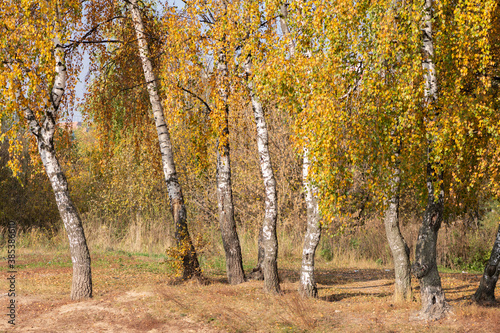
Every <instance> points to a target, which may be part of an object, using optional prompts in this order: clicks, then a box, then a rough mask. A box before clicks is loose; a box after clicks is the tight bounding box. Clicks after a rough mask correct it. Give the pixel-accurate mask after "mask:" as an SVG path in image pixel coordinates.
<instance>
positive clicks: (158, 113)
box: [128, 0, 201, 279]
mask: <svg viewBox="0 0 500 333" xmlns="http://www.w3.org/2000/svg"><path fill="white" fill-rule="evenodd" d="M128 4H129V10H130V12H131V16H132V21H133V23H134V28H135V32H136V35H137V43H138V46H139V56H140V58H141V62H142V68H143V70H144V77H145V79H146V83H147V89H148V93H149V99H150V101H151V107H152V109H153V115H154V118H155V124H156V130H157V132H158V142H159V144H160V152H161V157H162V164H163V172H164V175H165V182H166V184H167V190H168V196H169V199H170V207H171V212H172V216H173V219H174V224H175V239H176V243H177V247H178V248H179V249H180V250H181V253H182V255H181V256H182V258H181V260H182V263H183V272H182V278H183V279H188V278H190V277H193V276H195V277H201V269H200V265H199V263H198V258H197V256H196V250H195V248H194V246H193V243H192V241H191V237H190V235H189V231H188V226H187V222H186V220H187V214H186V206H185V205H184V197H183V195H182V190H181V186H180V184H179V180H178V178H177V172H176V170H175V163H174V155H173V150H172V143H171V142H170V134H169V131H168V127H167V124H166V122H165V117H164V114H163V106H162V104H161V100H160V96H159V94H158V86H157V83H156V82H157V79H156V75H155V73H154V71H153V65H152V63H151V60H150V59H149V48H148V44H147V40H146V35H145V34H144V24H143V21H142V17H141V13H140V9H139V7H138V5H137V0H129V1H128Z"/></svg>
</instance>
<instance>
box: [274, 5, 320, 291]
mask: <svg viewBox="0 0 500 333" xmlns="http://www.w3.org/2000/svg"><path fill="white" fill-rule="evenodd" d="M280 14H281V16H280V26H281V32H282V33H283V35H285V36H287V37H288V38H289V39H288V51H289V53H290V57H293V56H294V55H295V43H294V41H293V39H292V38H291V36H290V29H289V27H288V24H287V22H286V19H287V17H288V3H284V4H282V5H281V7H280ZM306 56H307V57H311V56H312V52H311V50H307V53H306ZM308 154H309V153H308V149H307V147H304V160H303V166H302V168H303V169H302V173H303V182H304V190H305V200H306V205H307V229H306V234H305V236H304V247H303V250H302V267H301V273H300V284H299V293H300V294H301V295H302V296H303V297H317V295H318V291H317V289H316V281H315V280H314V255H315V253H316V248H317V247H318V243H319V240H320V237H321V226H320V224H319V220H320V215H319V209H318V202H317V200H316V198H315V197H314V192H316V191H315V188H314V187H313V186H311V184H310V183H309V181H308V179H307V178H308V176H309V165H310V162H309V156H308Z"/></svg>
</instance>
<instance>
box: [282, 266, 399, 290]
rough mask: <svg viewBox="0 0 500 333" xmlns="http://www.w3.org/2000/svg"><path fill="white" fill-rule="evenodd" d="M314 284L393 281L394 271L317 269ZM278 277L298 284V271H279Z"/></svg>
mask: <svg viewBox="0 0 500 333" xmlns="http://www.w3.org/2000/svg"><path fill="white" fill-rule="evenodd" d="M314 276H315V279H316V283H318V284H323V285H327V286H332V285H339V284H346V283H353V282H366V281H375V280H384V279H388V280H390V279H394V270H392V269H353V268H336V269H328V270H326V269H317V270H315V271H314ZM280 277H281V279H282V281H286V282H292V283H294V282H298V281H299V278H300V271H299V270H290V269H280Z"/></svg>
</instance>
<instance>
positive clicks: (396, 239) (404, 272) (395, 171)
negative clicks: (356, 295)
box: [384, 149, 412, 303]
mask: <svg viewBox="0 0 500 333" xmlns="http://www.w3.org/2000/svg"><path fill="white" fill-rule="evenodd" d="M395 155H396V162H395V164H394V166H393V168H392V178H391V180H390V192H389V200H388V206H387V209H386V211H385V216H384V225H385V233H386V236H387V242H388V243H389V247H390V249H391V252H392V257H393V260H394V274H395V282H394V301H395V302H398V303H399V302H403V301H408V300H410V299H411V296H412V292H411V274H410V271H411V269H410V248H409V247H408V245H407V244H406V242H405V240H404V238H403V235H401V230H400V229H399V189H400V184H401V170H400V168H399V164H398V159H399V149H398V150H397V152H396V154H395Z"/></svg>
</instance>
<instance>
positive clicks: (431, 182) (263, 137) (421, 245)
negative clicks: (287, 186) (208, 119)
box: [23, 0, 500, 319]
mask: <svg viewBox="0 0 500 333" xmlns="http://www.w3.org/2000/svg"><path fill="white" fill-rule="evenodd" d="M126 3H127V6H128V12H129V14H130V16H131V19H132V21H133V24H134V28H135V32H136V37H137V44H138V50H139V55H140V59H141V61H142V68H143V71H144V80H145V82H146V85H147V91H148V93H149V98H150V102H151V108H152V110H153V115H154V121H155V126H156V129H157V133H158V141H159V145H160V151H161V158H162V165H163V171H164V176H165V183H166V186H167V189H168V195H169V199H170V205H171V211H172V214H173V221H174V224H175V239H176V242H177V246H179V247H183V248H185V249H187V251H184V252H183V253H184V254H183V258H181V260H182V264H183V278H184V279H188V278H193V277H194V278H196V277H199V278H201V275H202V272H201V269H200V265H199V262H198V258H197V254H196V250H195V248H194V246H193V243H192V240H191V237H190V234H189V231H188V224H187V213H186V206H185V203H184V197H183V194H182V189H181V184H180V183H179V179H178V175H177V172H176V167H175V161H174V154H173V147H172V143H171V138H170V134H169V129H168V127H167V122H166V120H165V115H164V110H163V107H162V101H161V98H160V93H159V87H158V82H159V81H158V80H157V78H156V76H155V72H154V70H153V64H152V62H151V60H150V54H149V46H148V41H147V38H146V35H145V32H144V31H145V27H144V23H143V20H142V17H141V12H140V11H141V10H140V7H139V6H138V3H137V0H127V1H126ZM431 11H432V1H431V0H426V1H425V12H424V16H423V18H422V28H421V33H422V45H421V49H422V67H423V69H424V73H425V75H424V78H423V80H424V83H425V91H424V92H425V98H424V99H425V100H424V103H425V104H426V105H432V104H433V103H436V102H437V100H438V98H439V95H438V78H437V77H436V69H435V64H434V44H433V31H432V18H431ZM286 18H287V5H286V4H284V5H283V6H282V7H281V30H282V32H283V33H284V34H289V31H290V29H289V27H288V26H287V23H286V22H287V20H286ZM55 35H56V36H57V31H56V32H55ZM290 40H292V39H290ZM295 49H296V47H295V45H294V43H293V41H292V42H290V44H289V49H288V52H289V56H290V57H294V55H295V52H296V51H295ZM53 52H54V54H55V61H56V66H55V72H54V84H53V86H52V91H51V99H50V103H47V105H46V108H45V110H44V112H45V117H44V120H43V122H39V121H38V120H37V118H36V117H35V114H34V113H33V111H32V110H30V108H29V107H25V108H24V110H23V112H24V115H25V119H26V121H27V122H28V125H29V128H30V131H31V132H32V133H33V135H34V136H35V137H36V140H37V143H38V149H39V153H40V156H41V159H42V161H43V164H44V167H45V170H46V172H47V175H48V177H49V180H50V182H51V185H52V188H53V191H54V194H55V197H56V202H57V205H58V209H59V212H60V214H61V218H62V220H63V222H64V226H65V228H66V231H67V234H68V238H69V243H70V251H71V259H72V262H73V284H72V289H71V298H72V299H75V300H78V299H85V298H89V297H92V277H91V263H90V254H89V250H88V247H87V244H86V239H85V235H84V230H83V227H82V221H81V218H80V216H79V214H78V212H77V210H76V208H75V206H74V204H73V202H72V200H71V198H70V195H69V191H68V183H67V181H66V178H65V176H64V173H63V171H62V169H61V166H60V164H59V162H58V159H57V157H56V152H55V148H54V143H53V137H54V132H55V128H56V123H55V119H57V112H58V110H59V107H60V104H61V100H62V98H63V94H64V91H65V88H66V81H67V73H66V66H65V59H64V57H65V51H64V50H63V46H62V45H61V43H60V42H59V40H58V39H57V38H54V46H53ZM227 61H228V59H226V56H225V55H224V54H223V53H220V54H218V55H217V59H216V63H217V65H216V71H217V78H218V80H219V81H220V82H219V83H218V85H217V86H218V87H219V90H218V94H219V97H220V100H221V101H222V102H223V103H224V105H226V109H225V110H224V114H223V121H221V123H220V129H219V131H220V133H222V136H221V139H220V140H218V148H217V174H216V180H217V200H218V208H219V222H220V230H221V234H222V240H223V245H224V250H225V255H226V267H227V279H228V282H229V283H230V284H239V283H243V282H245V281H246V279H248V278H254V279H262V280H263V281H264V282H263V283H264V289H265V290H266V291H267V292H269V293H271V294H277V295H279V294H280V284H279V277H278V262H277V258H278V240H277V236H276V225H277V214H278V213H277V195H276V180H275V176H274V173H273V167H272V156H271V155H270V152H269V138H268V136H269V134H268V130H267V125H266V118H265V116H264V108H263V106H262V103H261V101H260V100H259V97H258V95H257V93H256V92H255V89H254V86H253V82H252V80H250V79H248V78H250V77H251V75H252V56H251V55H248V56H247V58H246V61H245V63H244V70H245V73H246V74H247V81H246V82H247V87H248V91H249V94H250V99H251V105H252V109H253V113H254V117H255V125H256V133H257V134H256V135H257V147H258V154H259V160H260V166H261V174H262V181H263V185H264V188H265V215H264V220H263V221H262V227H261V229H260V234H259V251H258V264H257V266H256V267H255V268H254V269H253V270H252V272H250V273H248V274H247V275H246V274H245V272H244V270H243V264H242V253H241V252H242V251H241V246H240V241H239V238H238V233H237V230H236V223H235V218H234V206H233V194H232V184H231V166H230V163H231V159H230V146H229V140H228V139H227V135H228V132H229V126H228V112H229V110H228V108H227V105H228V102H227V100H228V94H229V92H228V89H229V87H228V86H227V83H226V77H227V75H228V66H227ZM428 140H429V142H428V154H430V153H431V150H432V147H433V140H434V138H432V137H430V138H429V139H428ZM304 142H305V144H304V147H303V149H302V152H303V187H304V193H305V201H306V207H307V229H306V233H305V235H304V243H303V253H302V265H301V269H300V282H299V292H300V294H301V295H302V296H304V297H316V296H317V294H318V292H317V288H316V282H315V279H314V256H315V251H316V248H317V246H318V243H319V240H320V235H321V222H320V220H321V216H320V211H319V208H318V202H317V195H318V191H317V189H316V188H315V186H314V185H313V184H312V183H311V182H310V175H309V172H310V155H309V150H308V147H307V138H304ZM399 153H400V152H399V150H396V151H395V152H394V155H395V156H396V157H397V156H398V155H399ZM396 161H397V159H396ZM391 167H392V172H391V174H392V175H393V177H392V179H391V182H390V183H391V186H390V195H389V198H387V208H386V211H385V218H384V222H385V229H386V235H387V240H388V243H389V246H390V248H391V251H392V254H393V258H394V269H395V289H394V297H395V299H396V300H398V301H404V300H408V299H409V298H410V297H411V283H410V279H411V275H413V276H415V277H416V278H417V279H418V281H419V283H420V288H421V289H420V290H421V302H422V311H421V312H420V314H419V317H421V318H424V319H429V318H430V319H437V318H441V317H442V316H444V315H445V314H446V313H447V312H448V310H449V305H448V304H447V302H446V299H445V295H444V292H443V289H442V287H441V280H440V276H439V273H438V268H437V264H436V242H437V236H438V231H439V229H440V226H441V222H442V220H443V204H444V190H443V188H438V189H436V188H435V186H440V185H436V184H441V183H440V182H439V180H440V179H441V178H442V177H443V175H442V172H441V171H439V170H440V168H439V165H436V164H435V163H434V162H431V161H430V160H429V159H428V162H427V170H426V173H427V190H428V199H427V207H426V210H425V212H424V214H423V217H422V224H421V228H420V231H419V235H418V240H417V245H416V252H415V261H414V262H413V264H410V259H409V258H410V257H409V248H408V246H407V245H406V242H405V240H404V238H403V237H402V235H401V232H400V228H399V216H398V210H399V187H400V183H401V179H400V176H401V170H400V169H399V166H398V164H397V162H396V163H394V164H393V165H392V166H391ZM436 193H438V195H437V200H436ZM499 261H500V229H499V231H498V233H497V236H496V239H495V243H494V246H493V250H492V253H491V258H490V261H489V263H488V264H487V266H486V268H485V270H484V274H483V277H482V279H481V282H480V286H479V288H478V290H477V292H476V294H475V299H476V300H477V301H491V300H494V290H495V285H496V282H497V280H498V274H499V268H498V263H499Z"/></svg>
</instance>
